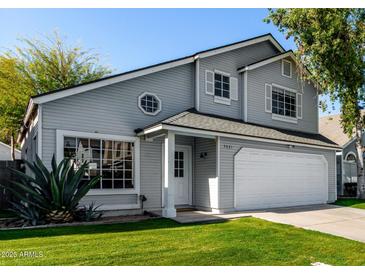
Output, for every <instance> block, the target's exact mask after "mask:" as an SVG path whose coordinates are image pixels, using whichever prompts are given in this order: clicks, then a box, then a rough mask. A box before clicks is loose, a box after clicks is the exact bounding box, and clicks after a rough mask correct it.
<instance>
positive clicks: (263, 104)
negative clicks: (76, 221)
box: [18, 34, 339, 217]
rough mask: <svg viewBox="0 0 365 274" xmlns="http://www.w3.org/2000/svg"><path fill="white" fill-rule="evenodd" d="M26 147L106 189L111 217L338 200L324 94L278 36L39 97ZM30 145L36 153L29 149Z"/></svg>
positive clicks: (102, 198)
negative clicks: (323, 119) (322, 111)
mask: <svg viewBox="0 0 365 274" xmlns="http://www.w3.org/2000/svg"><path fill="white" fill-rule="evenodd" d="M18 142H20V143H21V144H22V151H23V155H24V157H32V156H31V155H32V153H34V151H36V152H37V154H38V155H39V156H40V157H41V158H42V159H43V161H44V162H45V163H46V165H47V166H48V167H50V165H51V158H52V155H56V159H57V161H61V159H63V158H64V157H69V158H72V159H74V160H75V165H76V166H77V165H79V164H80V163H81V162H83V161H85V160H87V161H89V162H90V168H89V172H88V173H87V174H86V177H85V180H87V179H89V178H91V177H93V176H96V175H98V174H101V175H102V176H103V177H102V180H101V182H100V183H99V184H98V185H96V186H95V188H94V189H93V190H91V191H90V192H89V193H88V195H87V196H86V198H85V199H83V201H82V202H83V203H88V202H91V201H95V202H96V203H97V204H102V209H105V210H125V211H124V212H125V213H126V214H132V213H135V212H140V210H141V202H140V197H141V196H140V195H144V196H146V198H147V201H145V202H144V204H143V208H144V209H147V210H161V209H162V213H163V216H167V217H171V216H175V214H176V208H177V207H194V208H198V209H203V210H211V211H214V212H227V211H232V210H247V209H258V208H269V207H283V206H297V205H308V204H320V203H327V202H334V201H335V200H336V197H337V193H336V149H339V148H338V146H337V145H336V144H335V143H333V142H332V141H330V140H328V139H327V138H325V137H323V136H321V135H320V134H319V133H318V97H317V89H316V88H315V87H314V85H313V84H312V83H307V82H306V83H303V82H301V81H300V80H299V77H298V74H297V66H296V63H295V61H294V55H293V53H292V52H291V51H285V50H284V49H283V47H282V46H281V45H279V43H278V42H277V41H276V40H275V39H274V38H273V36H272V35H271V34H267V35H263V36H259V37H255V38H252V39H249V40H245V41H240V42H237V43H234V44H230V45H227V46H223V47H218V48H214V49H210V50H206V51H202V52H198V53H196V54H194V55H191V56H187V57H184V58H180V59H177V60H173V61H169V62H165V63H161V64H158V65H154V66H150V67H146V68H142V69H138V70H134V71H130V72H126V73H122V74H118V75H115V76H111V77H107V78H104V79H101V80H98V81H94V82H91V83H87V84H82V85H78V86H75V87H71V88H67V89H63V90H58V91H52V92H49V93H46V94H43V95H38V96H34V97H33V98H32V99H31V100H30V102H29V105H28V109H27V113H26V116H25V119H24V126H23V127H22V130H21V134H20V135H19V138H18ZM27 149H28V151H27Z"/></svg>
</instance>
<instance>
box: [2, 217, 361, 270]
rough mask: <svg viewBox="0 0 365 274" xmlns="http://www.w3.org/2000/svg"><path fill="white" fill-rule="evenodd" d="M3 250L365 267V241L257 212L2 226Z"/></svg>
mask: <svg viewBox="0 0 365 274" xmlns="http://www.w3.org/2000/svg"><path fill="white" fill-rule="evenodd" d="M0 251H2V252H4V251H10V252H17V254H18V256H17V257H16V258H3V257H0V265H310V263H312V262H322V263H326V264H331V265H365V244H363V243H359V242H355V241H350V240H346V239H343V238H339V237H335V236H331V235H326V234H322V233H319V232H314V231H307V230H303V229H299V228H294V227H292V226H288V225H283V224H275V223H271V222H267V221H263V220H259V219H255V218H243V219H238V220H232V221H227V222H222V223H215V224H199V225H179V224H177V223H175V222H173V221H171V220H166V219H154V220H148V221H142V222H138V223H127V224H118V225H98V226H96V225H94V226H80V227H63V228H52V229H33V230H16V231H0ZM24 251H34V252H38V254H39V252H43V256H42V257H40V258H29V257H20V255H19V254H20V252H24Z"/></svg>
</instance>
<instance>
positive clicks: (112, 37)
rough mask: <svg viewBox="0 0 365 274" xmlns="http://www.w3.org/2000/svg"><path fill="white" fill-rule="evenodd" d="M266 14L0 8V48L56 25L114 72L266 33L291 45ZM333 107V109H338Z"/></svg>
mask: <svg viewBox="0 0 365 274" xmlns="http://www.w3.org/2000/svg"><path fill="white" fill-rule="evenodd" d="M267 13H268V11H267V9H0V25H1V26H3V27H1V28H0V49H1V50H4V49H7V48H10V49H11V48H12V47H13V46H14V45H16V44H18V41H17V39H18V38H19V37H24V36H25V37H36V36H40V35H44V34H47V33H51V32H53V31H55V30H57V31H59V32H60V33H61V34H63V35H66V36H67V41H68V42H69V43H74V42H77V43H80V44H81V45H82V46H83V47H84V48H92V49H94V50H95V51H96V52H98V53H100V54H101V56H102V57H103V58H102V63H104V64H107V65H110V66H111V67H112V68H113V69H114V71H113V73H118V72H123V71H127V70H131V69H135V68H138V67H143V66H147V65H151V64H155V63H159V62H162V61H167V60H170V59H174V58H179V57H183V56H185V55H190V54H192V53H194V52H197V51H200V50H205V49H209V48H212V47H216V46H221V45H224V44H228V43H232V42H236V41H239V40H243V39H246V38H250V37H253V36H258V35H261V34H265V33H268V32H271V33H272V34H273V35H274V36H275V38H276V39H277V40H278V41H279V43H281V44H282V45H283V46H284V48H285V49H294V48H295V45H294V43H293V41H292V40H286V39H285V37H284V35H283V34H281V33H279V32H278V31H277V29H276V27H274V26H273V25H272V24H266V23H264V22H263V21H262V20H263V18H265V16H266V15H267ZM4 26H6V27H4ZM335 107H336V110H335V111H331V112H332V113H336V112H338V106H337V105H335Z"/></svg>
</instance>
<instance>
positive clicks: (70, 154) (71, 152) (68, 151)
mask: <svg viewBox="0 0 365 274" xmlns="http://www.w3.org/2000/svg"><path fill="white" fill-rule="evenodd" d="M63 156H64V157H65V158H74V157H75V156H76V149H75V148H65V149H64V150H63Z"/></svg>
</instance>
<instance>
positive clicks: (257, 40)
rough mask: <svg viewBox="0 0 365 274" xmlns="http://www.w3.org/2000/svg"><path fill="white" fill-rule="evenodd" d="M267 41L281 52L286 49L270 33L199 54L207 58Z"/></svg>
mask: <svg viewBox="0 0 365 274" xmlns="http://www.w3.org/2000/svg"><path fill="white" fill-rule="evenodd" d="M265 41H270V42H271V43H272V44H273V45H274V46H275V47H276V48H277V49H278V50H279V51H280V52H284V49H283V48H282V47H281V46H280V45H279V43H278V42H276V40H275V39H274V38H273V37H272V36H271V35H269V34H268V35H265V36H262V37H258V38H254V39H251V40H249V41H243V42H241V43H237V44H234V45H231V46H225V47H222V48H218V49H213V50H209V51H206V52H202V53H199V56H200V58H205V57H209V56H212V55H216V54H221V53H224V52H227V51H231V50H235V49H239V48H243V47H247V46H250V45H253V44H257V43H261V42H265Z"/></svg>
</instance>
